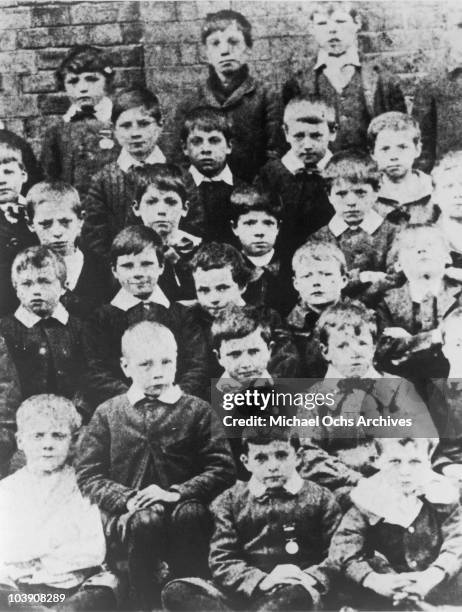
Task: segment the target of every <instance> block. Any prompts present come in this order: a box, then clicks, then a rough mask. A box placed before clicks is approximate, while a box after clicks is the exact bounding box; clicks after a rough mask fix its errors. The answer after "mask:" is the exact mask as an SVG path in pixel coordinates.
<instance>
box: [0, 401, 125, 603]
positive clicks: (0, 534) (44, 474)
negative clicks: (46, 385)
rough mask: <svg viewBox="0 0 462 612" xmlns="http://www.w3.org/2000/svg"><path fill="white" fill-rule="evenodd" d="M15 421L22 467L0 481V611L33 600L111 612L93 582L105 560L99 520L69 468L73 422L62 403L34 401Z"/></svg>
mask: <svg viewBox="0 0 462 612" xmlns="http://www.w3.org/2000/svg"><path fill="white" fill-rule="evenodd" d="M16 421H17V428H18V429H17V441H18V446H19V448H20V449H21V450H22V451H23V452H24V455H25V457H26V465H25V466H24V467H23V468H21V469H20V470H19V471H17V472H16V473H14V474H12V475H11V476H8V477H7V478H5V479H4V480H2V481H1V482H0V511H1V514H2V517H3V521H2V523H1V527H0V548H1V551H2V554H1V556H2V559H1V563H0V607H1V608H2V610H6V609H7V608H8V607H9V606H11V602H12V599H11V598H12V597H14V596H15V595H16V596H18V595H19V594H21V593H23V594H27V593H39V594H41V595H43V596H44V597H45V598H44V599H43V600H42V601H44V602H46V601H48V602H49V603H53V604H54V607H57V608H58V609H62V610H64V609H65V610H113V609H114V608H115V605H116V600H115V598H114V594H113V592H112V590H111V588H109V587H108V586H104V583H101V579H102V578H103V576H102V575H100V576H96V575H95V574H98V570H99V566H100V565H101V564H102V563H103V561H104V558H105V555H106V546H105V541H104V532H103V526H102V523H101V516H100V513H99V511H98V508H97V507H96V506H94V505H92V504H91V503H90V501H89V500H88V499H86V498H84V497H82V494H81V493H80V491H79V489H78V486H77V480H76V476H75V472H74V469H73V468H72V467H71V465H70V454H71V449H72V446H73V443H74V441H75V440H74V438H75V435H76V433H77V430H78V428H79V426H80V421H81V419H80V416H79V415H78V413H77V412H76V410H75V408H74V406H73V405H72V403H71V402H70V401H69V400H67V399H65V398H63V397H58V396H56V395H35V396H34V397H31V398H29V399H27V400H26V401H25V402H23V403H22V404H21V406H20V407H19V409H18V412H17V415H16ZM92 576H93V578H92ZM106 577H108V574H107V573H106ZM112 578H113V579H114V577H112ZM98 579H99V580H98ZM98 583H99V584H98ZM113 584H114V583H113ZM114 586H115V585H114ZM86 587H90V588H86ZM47 596H48V597H49V599H48V600H47V599H46V597H47ZM13 601H19V602H20V601H27V599H23V600H21V599H20V600H16V599H14V600H13ZM33 601H35V602H37V606H34V608H35V607H40V606H38V604H39V603H40V600H38V601H37V599H34V600H33ZM16 605H18V607H19V608H20V609H26V608H27V604H25V605H23V606H21V604H20V603H18V604H16ZM29 606H30V604H29Z"/></svg>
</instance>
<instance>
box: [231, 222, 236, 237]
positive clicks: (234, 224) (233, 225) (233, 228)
mask: <svg viewBox="0 0 462 612" xmlns="http://www.w3.org/2000/svg"><path fill="white" fill-rule="evenodd" d="M236 228H237V221H234V220H233V221H231V231H232V232H233V234H234V235H235V236H236Z"/></svg>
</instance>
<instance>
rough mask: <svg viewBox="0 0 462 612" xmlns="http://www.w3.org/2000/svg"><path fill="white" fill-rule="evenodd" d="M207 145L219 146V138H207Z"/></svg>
mask: <svg viewBox="0 0 462 612" xmlns="http://www.w3.org/2000/svg"><path fill="white" fill-rule="evenodd" d="M209 143H210V144H212V145H219V144H220V143H221V138H218V136H213V137H212V138H209Z"/></svg>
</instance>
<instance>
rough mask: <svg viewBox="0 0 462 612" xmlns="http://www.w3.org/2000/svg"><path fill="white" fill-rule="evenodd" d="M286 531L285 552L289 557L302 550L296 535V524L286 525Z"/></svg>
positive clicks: (283, 527)
mask: <svg viewBox="0 0 462 612" xmlns="http://www.w3.org/2000/svg"><path fill="white" fill-rule="evenodd" d="M282 529H283V531H284V539H285V541H286V544H285V547H284V548H285V551H286V553H287V554H288V555H291V556H293V555H296V554H297V553H298V551H299V550H300V547H299V545H298V542H297V538H296V535H295V525H294V523H285V524H284V525H283V526H282Z"/></svg>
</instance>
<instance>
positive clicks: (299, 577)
mask: <svg viewBox="0 0 462 612" xmlns="http://www.w3.org/2000/svg"><path fill="white" fill-rule="evenodd" d="M305 576H306V574H304V572H302V570H301V569H300V568H299V567H297V566H296V565H291V564H286V565H276V567H275V568H274V569H273V570H272V571H271V572H270V573H269V574H268V575H267V576H266V578H264V579H263V580H262V581H261V582H260V584H259V585H258V586H259V588H260V590H261V591H265V592H266V591H270V590H271V589H272V588H273V587H275V586H277V585H278V584H303V581H304V580H305Z"/></svg>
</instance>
